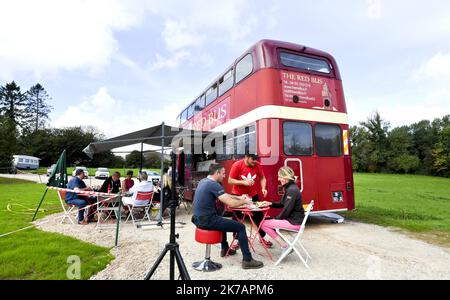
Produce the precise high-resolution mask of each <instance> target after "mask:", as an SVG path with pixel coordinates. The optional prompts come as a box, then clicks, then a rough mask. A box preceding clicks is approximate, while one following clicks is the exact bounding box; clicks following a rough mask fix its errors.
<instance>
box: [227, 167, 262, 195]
mask: <svg viewBox="0 0 450 300" xmlns="http://www.w3.org/2000/svg"><path fill="white" fill-rule="evenodd" d="M263 177H264V171H263V169H262V167H261V165H260V164H259V162H257V163H256V165H255V166H254V167H253V168H252V167H249V166H247V165H246V164H245V162H244V160H240V161H237V162H235V163H234V164H233V166H232V167H231V171H230V178H233V179H236V180H245V179H253V180H254V181H255V184H254V185H253V186H245V185H233V189H232V191H231V193H232V194H235V195H243V194H248V196H249V197H250V198H252V197H254V196H255V195H257V194H258V190H257V186H258V183H259V182H260V181H261V178H263Z"/></svg>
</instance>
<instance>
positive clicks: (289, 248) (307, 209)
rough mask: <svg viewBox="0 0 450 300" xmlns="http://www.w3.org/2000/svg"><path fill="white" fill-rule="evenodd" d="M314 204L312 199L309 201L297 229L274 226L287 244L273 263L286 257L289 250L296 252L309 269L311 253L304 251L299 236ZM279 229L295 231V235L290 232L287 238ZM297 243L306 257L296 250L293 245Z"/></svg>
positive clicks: (276, 264)
mask: <svg viewBox="0 0 450 300" xmlns="http://www.w3.org/2000/svg"><path fill="white" fill-rule="evenodd" d="M313 206H314V200H313V201H311V203H310V204H309V205H308V207H307V208H306V212H305V217H304V219H303V222H302V225H301V227H300V230H299V231H296V230H288V229H284V228H276V229H275V231H276V232H277V233H278V235H279V236H280V237H281V238H282V239H283V240H284V241H285V242H286V243H287V244H288V245H289V246H288V249H286V250H285V251H284V252H283V254H282V255H281V257H280V258H279V259H278V261H277V262H276V263H275V266H278V264H279V263H280V262H281V261H282V260H283V259H284V258H285V257H286V256H288V255H289V253H290V252H291V251H295V253H297V255H298V257H299V258H300V260H301V261H302V262H303V264H304V265H305V266H306V268H308V269H309V266H308V260H310V259H312V257H311V255H309V253H308V251H306V249H305V247H304V246H303V245H302V240H301V236H302V234H303V232H304V231H305V225H306V221H307V220H308V216H309V214H310V212H311V210H312V209H313ZM281 230H283V231H287V232H288V233H289V232H290V233H294V232H295V233H296V234H295V235H293V234H290V236H291V239H289V238H288V237H286V236H284V235H283V234H281V232H280V231H281ZM292 236H294V238H292ZM296 244H298V245H299V246H300V248H301V249H302V250H303V252H304V253H305V254H306V257H305V258H304V257H303V256H302V255H301V254H300V251H298V249H297V248H295V245H296Z"/></svg>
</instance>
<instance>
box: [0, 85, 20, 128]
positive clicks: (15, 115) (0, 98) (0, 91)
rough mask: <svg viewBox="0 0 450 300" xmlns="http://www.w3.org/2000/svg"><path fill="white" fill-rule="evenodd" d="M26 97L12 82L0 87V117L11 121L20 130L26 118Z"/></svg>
mask: <svg viewBox="0 0 450 300" xmlns="http://www.w3.org/2000/svg"><path fill="white" fill-rule="evenodd" d="M25 108H26V95H25V94H24V93H22V92H21V91H20V87H19V86H18V85H17V84H16V83H15V82H14V81H13V82H11V83H8V84H6V85H5V86H4V87H3V86H2V87H0V115H3V116H4V117H6V118H9V119H11V120H12V121H13V122H14V123H15V124H16V125H18V126H19V127H20V128H24V125H25V120H26V118H27V113H26V111H25Z"/></svg>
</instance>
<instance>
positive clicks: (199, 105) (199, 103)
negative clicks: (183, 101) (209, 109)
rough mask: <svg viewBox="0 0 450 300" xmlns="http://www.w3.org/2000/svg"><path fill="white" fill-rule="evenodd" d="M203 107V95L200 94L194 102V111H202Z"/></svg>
mask: <svg viewBox="0 0 450 300" xmlns="http://www.w3.org/2000/svg"><path fill="white" fill-rule="evenodd" d="M204 108H205V95H202V96H200V97H199V98H198V99H197V101H196V102H195V112H199V111H202V110H203V109H204Z"/></svg>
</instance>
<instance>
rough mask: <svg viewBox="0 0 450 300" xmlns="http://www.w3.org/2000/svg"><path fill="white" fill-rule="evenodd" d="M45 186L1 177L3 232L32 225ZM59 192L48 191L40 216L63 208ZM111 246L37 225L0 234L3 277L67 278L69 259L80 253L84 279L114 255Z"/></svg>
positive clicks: (0, 272) (0, 227) (0, 230)
mask: <svg viewBox="0 0 450 300" xmlns="http://www.w3.org/2000/svg"><path fill="white" fill-rule="evenodd" d="M44 190H45V186H44V185H41V184H35V183H30V182H29V181H21V180H16V179H6V178H0V235H2V234H4V233H7V232H11V231H14V230H17V229H21V228H24V227H27V226H30V225H31V223H30V221H31V219H32V217H33V213H34V209H36V207H37V204H38V202H39V200H40V198H41V196H42V194H43V192H44ZM61 211H62V209H61V207H60V204H59V200H58V198H57V195H56V192H54V191H49V192H48V193H47V196H46V198H45V200H44V204H43V206H42V208H41V211H40V212H39V214H38V218H42V217H44V216H45V215H48V214H52V213H56V212H61ZM109 250H110V249H108V248H104V247H98V246H95V245H92V244H88V243H85V242H81V241H79V240H76V239H73V238H70V237H66V236H63V235H60V234H56V233H47V232H43V231H40V230H37V229H35V228H32V229H27V230H25V231H21V232H18V233H14V234H12V235H8V236H4V237H0V279H67V275H66V272H67V269H68V268H69V267H70V266H71V265H70V264H69V263H68V262H67V260H68V257H70V256H73V255H75V256H78V257H79V258H80V261H81V279H89V278H90V277H91V276H92V275H94V274H96V273H98V272H99V271H100V270H102V269H104V268H105V267H106V266H107V264H108V263H109V262H110V261H111V260H112V259H113V256H112V255H111V254H110V253H109Z"/></svg>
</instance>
